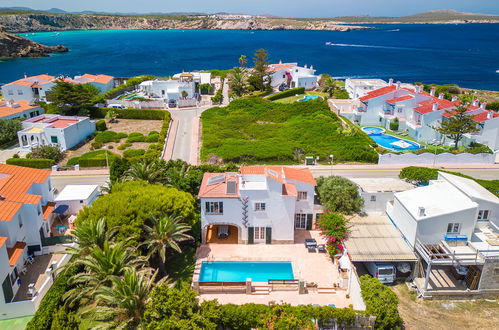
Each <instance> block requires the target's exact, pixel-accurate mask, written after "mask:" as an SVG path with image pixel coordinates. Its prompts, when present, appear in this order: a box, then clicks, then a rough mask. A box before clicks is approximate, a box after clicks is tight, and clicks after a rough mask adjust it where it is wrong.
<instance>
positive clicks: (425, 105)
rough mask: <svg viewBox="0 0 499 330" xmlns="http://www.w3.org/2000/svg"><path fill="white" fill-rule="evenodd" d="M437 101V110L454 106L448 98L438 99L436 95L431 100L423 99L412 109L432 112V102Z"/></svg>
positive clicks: (422, 112)
mask: <svg viewBox="0 0 499 330" xmlns="http://www.w3.org/2000/svg"><path fill="white" fill-rule="evenodd" d="M435 103H438V108H437V111H438V110H445V109H450V108H453V107H454V103H452V102H451V101H449V100H446V99H442V100H441V99H439V98H437V97H433V99H432V100H428V101H423V102H420V103H419V106H418V107H416V108H414V111H416V112H418V113H420V114H426V113H430V112H433V104H435Z"/></svg>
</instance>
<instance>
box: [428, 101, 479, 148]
mask: <svg viewBox="0 0 499 330" xmlns="http://www.w3.org/2000/svg"><path fill="white" fill-rule="evenodd" d="M467 111H468V105H458V106H456V109H454V110H451V111H446V113H448V114H449V115H450V117H449V118H447V119H444V120H442V123H441V124H440V126H435V127H433V129H434V130H436V131H437V132H439V133H441V134H443V135H445V136H447V137H448V138H449V139H452V140H453V141H454V148H457V145H458V143H459V141H461V139H462V138H463V136H464V134H467V133H474V132H477V131H479V130H480V129H479V128H478V127H477V123H476V122H475V121H474V120H473V116H470V115H468V114H466V112H467Z"/></svg>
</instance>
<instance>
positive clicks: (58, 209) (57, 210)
mask: <svg viewBox="0 0 499 330" xmlns="http://www.w3.org/2000/svg"><path fill="white" fill-rule="evenodd" d="M67 210H69V205H64V204H62V205H59V206H57V207H56V208H55V210H54V212H52V213H55V214H57V217H58V218H59V222H60V223H62V220H61V215H62V214H64V213H66V211H67Z"/></svg>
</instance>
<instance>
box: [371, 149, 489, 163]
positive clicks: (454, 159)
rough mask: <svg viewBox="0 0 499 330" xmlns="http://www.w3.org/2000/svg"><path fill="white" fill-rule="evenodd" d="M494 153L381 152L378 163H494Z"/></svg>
mask: <svg viewBox="0 0 499 330" xmlns="http://www.w3.org/2000/svg"><path fill="white" fill-rule="evenodd" d="M495 158H496V155H495V154H487V153H480V154H470V153H461V154H451V153H448V152H445V153H441V154H438V155H435V154H433V153H429V152H427V153H423V154H420V155H416V154H412V153H406V154H400V155H398V154H392V153H388V154H383V155H379V159H378V164H379V165H433V164H435V165H445V164H494V162H495Z"/></svg>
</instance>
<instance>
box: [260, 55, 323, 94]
mask: <svg viewBox="0 0 499 330" xmlns="http://www.w3.org/2000/svg"><path fill="white" fill-rule="evenodd" d="M315 72H316V70H315V69H314V67H313V66H312V65H311V66H310V67H307V65H306V64H305V66H298V63H282V61H279V63H278V64H270V65H269V67H268V73H269V74H270V79H271V86H272V87H274V88H276V87H279V86H281V85H283V84H284V85H287V86H288V87H289V88H296V87H305V89H306V90H311V89H314V88H317V86H318V81H319V76H316V75H315Z"/></svg>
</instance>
